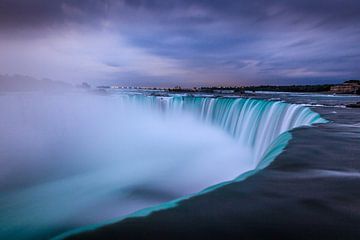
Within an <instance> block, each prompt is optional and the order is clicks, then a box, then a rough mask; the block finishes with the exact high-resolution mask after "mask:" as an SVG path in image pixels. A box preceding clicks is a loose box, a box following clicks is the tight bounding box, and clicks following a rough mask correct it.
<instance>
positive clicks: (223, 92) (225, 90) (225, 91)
mask: <svg viewBox="0 0 360 240" xmlns="http://www.w3.org/2000/svg"><path fill="white" fill-rule="evenodd" d="M213 92H214V93H222V94H231V93H234V92H235V90H234V89H224V90H222V89H214V90H213Z"/></svg>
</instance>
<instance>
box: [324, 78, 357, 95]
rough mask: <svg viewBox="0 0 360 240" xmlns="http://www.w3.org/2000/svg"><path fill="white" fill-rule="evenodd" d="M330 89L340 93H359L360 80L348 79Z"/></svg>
mask: <svg viewBox="0 0 360 240" xmlns="http://www.w3.org/2000/svg"><path fill="white" fill-rule="evenodd" d="M330 91H331V92H333V93H340V94H360V80H349V81H346V82H344V83H343V84H341V85H336V86H332V87H331V88H330Z"/></svg>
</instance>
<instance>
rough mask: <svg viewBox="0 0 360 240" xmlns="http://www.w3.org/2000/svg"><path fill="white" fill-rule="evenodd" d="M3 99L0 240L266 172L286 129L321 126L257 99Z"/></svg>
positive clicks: (44, 234)
mask: <svg viewBox="0 0 360 240" xmlns="http://www.w3.org/2000/svg"><path fill="white" fill-rule="evenodd" d="M0 97H1V99H2V101H1V102H0V111H1V112H2V114H3V116H4V118H2V119H0V130H1V132H2V135H1V136H0V143H1V144H0V146H1V148H0V157H1V158H0V159H1V164H2V169H1V170H0V180H1V185H0V190H1V193H0V226H1V229H0V238H1V239H14V238H16V239H46V238H49V237H52V236H54V235H56V234H59V233H61V232H64V231H67V230H69V229H72V228H76V227H80V226H83V225H87V224H95V223H97V222H103V221H109V220H111V219H114V218H116V217H120V216H126V215H127V214H130V213H132V212H135V211H137V210H140V209H144V208H147V207H151V206H155V205H156V206H157V207H156V208H150V209H148V210H145V211H143V212H141V213H139V214H138V215H144V214H147V213H149V212H151V211H153V210H156V209H162V208H164V207H169V206H174V201H172V202H168V201H170V200H174V199H179V198H180V197H182V196H191V195H189V194H196V193H198V192H200V191H202V190H203V189H206V188H207V190H209V189H212V188H213V187H211V186H214V185H215V186H221V184H222V183H224V182H229V181H232V180H234V181H239V180H241V179H243V178H244V176H245V175H246V174H245V175H244V173H245V172H247V173H250V172H252V173H254V172H256V171H258V170H259V169H261V168H263V167H265V166H266V165H267V164H269V162H271V161H272V160H273V159H274V158H275V157H276V156H277V155H278V154H280V153H281V151H282V150H283V149H284V147H285V146H286V144H287V142H288V140H289V135H288V134H287V132H288V131H289V130H291V129H293V128H295V127H300V126H309V125H311V124H315V123H324V122H325V120H324V119H322V118H321V117H320V116H319V114H317V113H314V112H312V111H311V110H310V109H309V108H307V107H303V106H300V105H294V104H287V103H283V102H272V101H265V100H255V99H242V98H211V97H190V96H171V97H159V96H145V95H142V94H136V95H127V94H125V95H124V94H120V95H119V94H114V95H107V96H92V95H88V94H85V95H84V94H81V95H77V94H75V95H65V96H63V95H55V96H53V95H50V96H38V95H34V94H25V95H23V94H15V95H12V94H10V95H4V96H0ZM218 184H220V185H218ZM208 187H210V188H208ZM203 192H204V191H203ZM203 192H202V193H203ZM175 201H177V200H175ZM164 202H166V203H165V204H161V203H164ZM158 204H161V205H158ZM159 206H160V207H159Z"/></svg>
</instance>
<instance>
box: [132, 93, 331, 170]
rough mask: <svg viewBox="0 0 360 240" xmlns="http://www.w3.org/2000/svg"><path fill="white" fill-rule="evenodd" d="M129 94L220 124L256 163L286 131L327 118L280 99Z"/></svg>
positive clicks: (161, 107) (150, 104)
mask: <svg viewBox="0 0 360 240" xmlns="http://www.w3.org/2000/svg"><path fill="white" fill-rule="evenodd" d="M126 98H127V99H131V100H132V101H134V102H137V103H141V104H142V105H143V106H144V107H151V108H154V109H157V110H160V111H162V112H164V113H165V114H180V115H181V113H191V114H193V115H194V116H195V117H196V118H197V119H198V120H200V121H202V122H204V123H207V124H212V125H214V126H217V127H220V128H221V129H223V130H224V131H226V132H227V133H228V134H230V135H231V136H232V137H233V138H235V139H236V141H238V143H239V145H241V146H242V147H246V148H248V149H251V151H252V156H253V159H254V167H256V166H257V165H258V164H259V162H260V161H261V160H262V159H263V158H264V157H265V154H266V153H267V151H270V150H271V149H269V146H271V144H272V143H273V142H274V141H275V140H276V139H277V138H278V137H279V136H281V135H282V134H283V133H285V132H287V131H289V130H291V129H294V128H297V127H301V126H310V125H312V124H317V123H326V122H327V121H326V120H325V119H323V118H321V116H320V115H319V114H318V113H315V112H313V111H311V109H310V108H308V107H304V106H302V105H298V104H289V103H285V102H280V101H268V100H258V99H250V98H233V97H221V98H220V97H218V98H214V97H192V96H172V97H159V96H144V95H132V96H131V95H130V96H129V95H127V96H126ZM273 147H277V146H273Z"/></svg>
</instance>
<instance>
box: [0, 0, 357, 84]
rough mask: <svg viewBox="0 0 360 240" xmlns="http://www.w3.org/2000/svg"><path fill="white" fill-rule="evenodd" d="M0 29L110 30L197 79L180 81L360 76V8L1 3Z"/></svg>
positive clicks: (189, 0) (308, 1)
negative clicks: (359, 65)
mask: <svg viewBox="0 0 360 240" xmlns="http://www.w3.org/2000/svg"><path fill="white" fill-rule="evenodd" d="M0 28H1V29H2V30H0V34H1V33H6V34H7V35H11V34H12V33H15V32H18V31H21V29H23V30H24V31H26V32H27V34H29V36H30V33H29V32H36V34H39V33H41V32H46V31H51V32H54V31H55V32H56V31H57V29H62V31H73V30H74V28H86V29H92V30H93V31H98V32H99V34H100V33H101V31H102V30H103V29H106V30H107V31H111V32H113V33H114V34H115V35H116V34H117V35H119V36H121V38H124V39H126V41H127V42H128V43H129V44H131V45H132V46H135V47H137V48H140V49H143V50H144V51H146V52H147V53H150V54H153V55H155V56H159V57H162V58H167V59H174V60H177V61H180V62H181V64H182V67H184V68H186V69H188V70H189V72H190V73H194V74H193V76H190V75H191V74H190V75H187V76H176V77H174V76H173V79H176V81H177V80H178V79H182V78H183V79H185V80H184V81H186V78H189V79H190V80H189V82H191V83H193V82H194V78H195V77H196V78H201V79H199V81H200V82H201V81H202V82H205V81H206V79H209V78H210V79H212V76H216V77H217V78H219V79H218V81H219V82H221V81H222V80H221V79H220V78H221V77H224V76H226V77H227V79H231V81H235V82H234V83H237V82H236V81H237V80H236V79H239V81H240V82H239V84H240V83H242V82H244V78H245V79H246V80H247V81H248V82H249V80H251V81H253V82H254V83H256V84H257V83H261V82H262V81H265V80H266V79H285V80H288V82H289V83H291V82H292V81H293V82H294V81H300V80H301V79H303V81H304V82H306V81H309V80H311V79H318V81H323V80H331V81H339V80H342V79H344V78H359V76H360V70H359V68H358V66H357V62H359V58H360V46H359V44H358V42H360V1H358V0H346V1H344V0H342V1H340V0H303V1H298V0H272V1H269V0H238V1H235V0H197V1H196V0H195V1H194V0H173V1H170V0H169V1H164V0H151V1H150V0H148V1H146V0H123V1H115V0H77V1H76V0H75V1H74V0H73V1H70V0H60V1H48V0H33V1H29V0H1V1H0ZM36 34H35V35H36ZM102 62H103V63H104V62H105V63H106V65H107V66H109V67H114V68H116V67H118V66H120V65H121V64H119V63H117V62H116V60H113V59H109V60H107V59H105V60H104V59H102ZM206 69H208V70H206ZM116 76H117V75H116ZM116 76H114V78H116ZM126 76H127V77H126V78H127V79H130V78H131V76H134V77H136V76H143V75H142V74H140V73H134V74H133V75H131V76H128V75H126ZM201 76H203V77H201ZM143 77H144V76H143ZM151 78H152V77H151ZM214 78H215V77H214ZM299 79H300V80H299ZM212 80H214V79H212ZM215 80H216V79H215ZM285 80H284V81H285ZM241 81H242V82H241ZM251 81H250V82H251ZM274 81H275V80H274ZM281 81H282V80H281Z"/></svg>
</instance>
